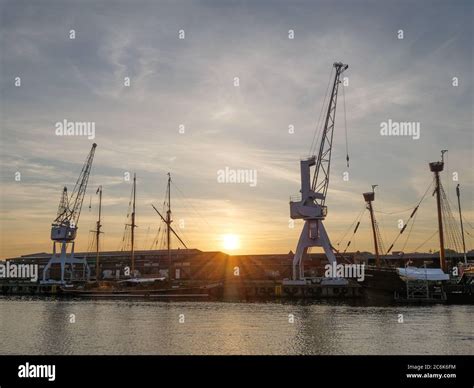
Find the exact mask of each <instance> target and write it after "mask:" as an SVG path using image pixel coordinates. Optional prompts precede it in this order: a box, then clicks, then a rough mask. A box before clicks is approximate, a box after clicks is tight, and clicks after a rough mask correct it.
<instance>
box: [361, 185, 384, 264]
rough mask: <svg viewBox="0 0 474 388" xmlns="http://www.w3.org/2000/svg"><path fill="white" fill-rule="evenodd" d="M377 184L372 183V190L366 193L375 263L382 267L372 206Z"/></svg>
mask: <svg viewBox="0 0 474 388" xmlns="http://www.w3.org/2000/svg"><path fill="white" fill-rule="evenodd" d="M376 186H377V185H372V191H371V192H368V193H364V194H363V196H364V199H365V202H367V209H368V210H369V212H370V222H371V224H372V234H373V237H374V248H375V265H376V266H377V267H380V254H379V244H378V239H377V232H376V223H375V217H374V208H373V206H372V202H373V201H374V200H375V191H374V190H375V187H376Z"/></svg>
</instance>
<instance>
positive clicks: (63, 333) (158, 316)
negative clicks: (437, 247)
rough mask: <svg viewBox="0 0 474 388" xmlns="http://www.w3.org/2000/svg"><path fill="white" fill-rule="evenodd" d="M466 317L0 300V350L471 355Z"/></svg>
mask: <svg viewBox="0 0 474 388" xmlns="http://www.w3.org/2000/svg"><path fill="white" fill-rule="evenodd" d="M71 314H74V316H75V323H72V322H71V321H70V319H71ZM290 314H291V315H292V316H294V321H291V319H289V318H290ZM399 314H402V315H403V321H404V322H403V323H399ZM473 317H474V309H473V308H472V307H471V306H446V305H436V306H427V307H420V306H388V307H386V306H385V307H383V306H363V305H350V304H341V303H337V304H330V303H328V302H318V303H315V302H313V303H288V302H285V303H220V302H159V301H124V300H122V301H117V300H61V299H59V300H54V299H39V298H38V299H31V298H0V338H1V342H0V353H1V354H474V350H473V349H474V347H473V339H474V332H473V328H472V324H471V322H472V320H473ZM180 318H181V322H180ZM183 319H184V322H183Z"/></svg>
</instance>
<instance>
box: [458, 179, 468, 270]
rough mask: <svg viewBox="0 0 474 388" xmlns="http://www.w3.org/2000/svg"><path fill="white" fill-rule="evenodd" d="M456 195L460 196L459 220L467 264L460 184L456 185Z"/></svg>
mask: <svg viewBox="0 0 474 388" xmlns="http://www.w3.org/2000/svg"><path fill="white" fill-rule="evenodd" d="M456 195H457V197H458V208H459V222H460V223H461V237H462V253H463V255H464V264H465V265H467V256H466V240H464V225H463V223H462V213H461V190H460V189H459V184H458V185H457V186H456Z"/></svg>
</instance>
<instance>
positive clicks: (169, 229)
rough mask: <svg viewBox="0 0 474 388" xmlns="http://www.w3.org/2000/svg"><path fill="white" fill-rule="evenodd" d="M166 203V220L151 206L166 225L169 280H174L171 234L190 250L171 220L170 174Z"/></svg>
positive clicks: (169, 175) (169, 176)
mask: <svg viewBox="0 0 474 388" xmlns="http://www.w3.org/2000/svg"><path fill="white" fill-rule="evenodd" d="M165 198H166V199H165V203H164V206H163V207H165V206H166V204H167V205H168V206H167V210H166V218H165V217H163V215H162V214H161V213H160V212H159V211H158V209H157V208H156V207H155V206H154V205H153V204H152V205H151V206H152V207H153V209H154V210H155V211H156V213H157V214H158V215H159V216H160V218H161V220H162V221H163V222H164V223H165V224H166V245H167V253H168V278H169V279H170V280H172V278H173V276H172V271H171V266H172V260H171V233H173V234H174V235H175V237H176V238H177V239H178V241H179V242H180V243H181V244H183V246H184V247H185V248H186V249H188V247H187V246H186V244H185V243H184V241H183V240H182V239H181V237H179V236H178V234H177V233H176V231H175V230H174V229H173V228H172V227H171V223H172V222H173V220H172V218H171V174H170V173H168V185H167V189H166V195H165Z"/></svg>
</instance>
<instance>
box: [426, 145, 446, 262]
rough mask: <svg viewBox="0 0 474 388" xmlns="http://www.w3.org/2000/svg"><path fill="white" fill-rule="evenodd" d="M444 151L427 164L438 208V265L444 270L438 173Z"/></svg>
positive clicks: (442, 165)
mask: <svg viewBox="0 0 474 388" xmlns="http://www.w3.org/2000/svg"><path fill="white" fill-rule="evenodd" d="M444 152H446V150H443V151H441V162H431V163H430V164H429V166H430V170H431V171H432V172H433V173H434V176H435V193H436V206H437V208H438V233H439V266H440V268H441V269H442V270H443V271H445V270H446V258H445V252H444V235H443V217H442V216H441V182H440V178H439V173H440V172H441V171H443V168H444Z"/></svg>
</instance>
